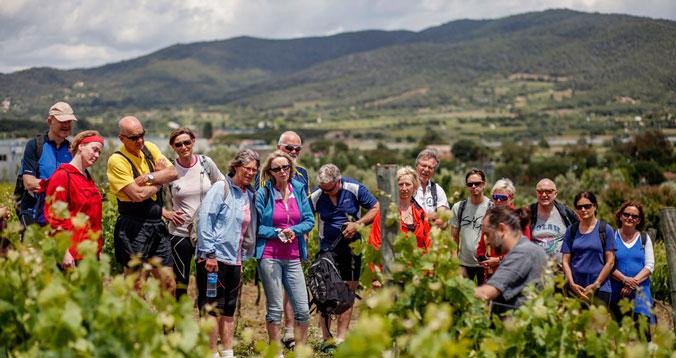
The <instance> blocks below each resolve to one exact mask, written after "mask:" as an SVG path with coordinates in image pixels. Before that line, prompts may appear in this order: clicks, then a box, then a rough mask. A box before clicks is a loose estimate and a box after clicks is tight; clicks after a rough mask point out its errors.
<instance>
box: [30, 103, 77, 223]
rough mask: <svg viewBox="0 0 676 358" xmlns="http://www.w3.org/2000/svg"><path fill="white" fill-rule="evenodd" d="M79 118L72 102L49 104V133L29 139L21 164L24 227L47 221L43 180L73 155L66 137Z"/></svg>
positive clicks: (67, 161)
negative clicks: (75, 113)
mask: <svg viewBox="0 0 676 358" xmlns="http://www.w3.org/2000/svg"><path fill="white" fill-rule="evenodd" d="M76 120H77V118H75V115H74V114H73V109H72V108H71V107H70V105H69V104H68V103H66V102H57V103H55V104H54V105H53V106H52V107H50V108H49V114H48V116H47V125H48V126H49V130H48V131H47V133H46V134H38V135H37V136H35V138H32V139H31V140H29V141H28V142H27V143H26V148H25V149H24V152H23V159H22V160H21V168H19V177H21V180H22V182H23V187H24V189H25V191H24V193H23V195H22V196H21V200H20V204H19V207H20V215H19V219H20V220H21V224H22V225H23V226H24V227H26V226H28V225H31V224H34V223H38V224H40V225H41V226H44V225H45V221H44V215H43V208H44V204H45V198H44V193H38V192H39V191H40V181H42V180H45V179H49V177H51V176H52V174H53V173H54V171H56V168H58V167H59V166H60V165H61V164H63V163H69V162H70V161H71V159H73V156H72V155H71V154H70V151H69V147H70V142H69V141H68V140H67V139H66V138H68V136H70V133H71V131H72V129H73V121H76Z"/></svg>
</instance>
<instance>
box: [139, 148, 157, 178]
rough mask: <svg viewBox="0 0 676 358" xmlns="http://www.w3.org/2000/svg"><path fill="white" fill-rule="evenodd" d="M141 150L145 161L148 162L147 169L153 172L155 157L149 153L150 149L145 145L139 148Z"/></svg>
mask: <svg viewBox="0 0 676 358" xmlns="http://www.w3.org/2000/svg"><path fill="white" fill-rule="evenodd" d="M141 152H143V156H144V157H145V158H146V163H148V170H149V171H150V172H151V173H152V172H154V171H155V158H153V154H152V153H150V150H149V149H148V147H146V146H145V145H144V146H143V148H142V149H141Z"/></svg>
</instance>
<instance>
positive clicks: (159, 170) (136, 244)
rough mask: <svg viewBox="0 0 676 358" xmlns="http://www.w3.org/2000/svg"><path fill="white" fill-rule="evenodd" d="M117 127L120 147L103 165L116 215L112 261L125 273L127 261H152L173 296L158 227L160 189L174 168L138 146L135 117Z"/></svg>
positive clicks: (151, 148)
mask: <svg viewBox="0 0 676 358" xmlns="http://www.w3.org/2000/svg"><path fill="white" fill-rule="evenodd" d="M118 125H119V130H120V132H119V135H118V137H119V138H120V141H121V142H122V146H121V147H120V149H119V150H118V151H117V152H115V153H114V154H113V155H111V156H110V158H109V159H108V167H107V172H106V173H107V175H108V182H109V183H110V191H111V192H112V193H113V194H114V195H115V196H116V197H117V209H118V213H119V216H118V218H117V222H116V223H115V233H114V240H115V258H116V260H117V261H118V262H119V263H120V265H122V266H123V267H124V268H125V273H128V272H129V270H130V266H129V264H130V261H132V258H133V257H138V258H139V259H140V260H141V261H147V260H149V259H151V258H154V260H155V262H158V261H159V263H160V264H161V266H162V267H161V268H160V269H159V270H155V271H154V273H153V274H154V275H155V276H159V275H160V274H161V277H162V281H163V282H164V284H165V285H166V288H167V290H169V291H173V287H174V286H175V283H174V280H173V269H172V257H171V246H170V243H169V233H168V231H167V228H166V226H165V224H164V221H162V185H164V184H168V183H169V182H172V181H174V180H176V178H177V177H178V175H177V173H176V168H174V167H173V165H172V164H171V162H170V161H169V160H167V158H166V157H165V156H164V155H163V154H162V152H160V150H159V148H158V147H157V146H156V145H155V144H153V143H150V142H146V141H145V140H144V136H145V130H144V129H143V126H142V125H141V122H139V120H138V119H137V118H136V117H132V116H127V117H124V118H122V119H120V121H119V123H118ZM138 263H140V262H138Z"/></svg>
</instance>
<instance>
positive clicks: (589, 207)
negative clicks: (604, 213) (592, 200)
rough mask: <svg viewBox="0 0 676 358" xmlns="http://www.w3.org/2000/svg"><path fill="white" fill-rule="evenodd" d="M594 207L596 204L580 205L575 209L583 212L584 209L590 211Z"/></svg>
mask: <svg viewBox="0 0 676 358" xmlns="http://www.w3.org/2000/svg"><path fill="white" fill-rule="evenodd" d="M592 206H594V204H579V205H575V208H576V209H577V210H582V209H585V210H589V209H591V208H592Z"/></svg>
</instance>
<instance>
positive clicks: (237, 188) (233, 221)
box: [195, 149, 259, 357]
mask: <svg viewBox="0 0 676 358" xmlns="http://www.w3.org/2000/svg"><path fill="white" fill-rule="evenodd" d="M258 166H259V160H258V154H257V153H256V152H254V151H253V150H251V149H244V150H241V151H239V153H237V155H236V156H235V159H233V160H232V162H230V168H229V173H228V176H227V177H226V178H225V181H219V182H216V183H215V184H214V185H212V186H211V189H209V191H208V192H207V194H206V196H205V197H204V200H203V201H202V204H201V205H200V208H199V209H198V211H197V212H198V214H197V218H196V221H197V247H196V253H195V256H196V260H195V262H196V267H197V289H198V297H197V305H198V307H199V308H200V311H201V310H202V309H203V308H204V306H205V305H206V304H212V305H213V304H215V305H216V309H215V310H213V311H211V312H209V315H211V316H214V317H215V319H216V321H217V322H216V324H215V325H214V326H215V328H214V330H213V331H212V332H211V333H210V335H209V338H210V345H211V349H212V351H213V352H214V357H216V356H217V355H218V350H217V335H220V337H221V342H222V343H223V346H224V348H225V351H224V352H223V355H222V357H232V356H233V353H232V334H233V322H234V320H233V316H234V313H235V308H236V306H237V296H238V294H239V289H240V277H241V272H242V259H243V258H244V259H246V258H248V257H251V256H252V253H253V249H254V242H255V238H256V223H257V219H256V217H257V212H256V210H255V207H254V205H255V204H254V203H255V202H254V192H253V189H252V187H251V183H252V181H253V179H254V177H255V176H256V173H257V172H258ZM211 272H216V273H218V282H217V289H216V291H217V293H216V297H207V293H206V292H207V274H208V273H211Z"/></svg>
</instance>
